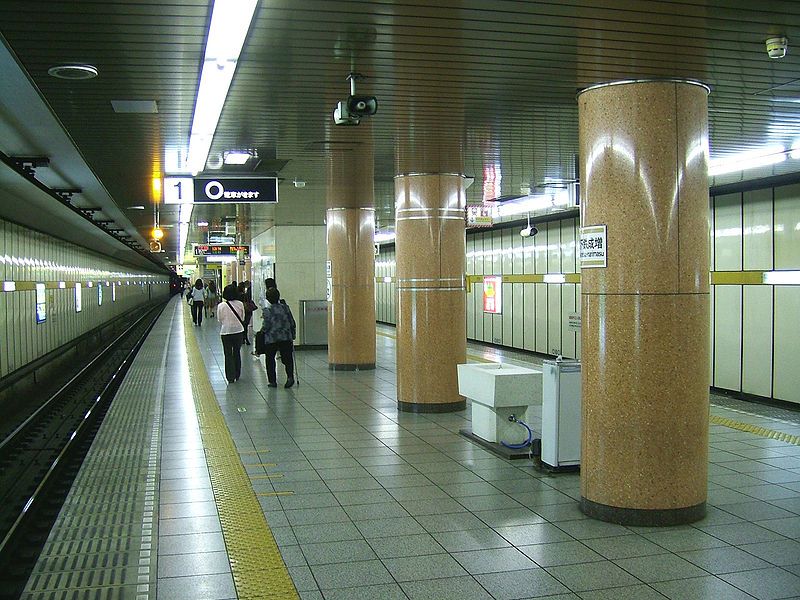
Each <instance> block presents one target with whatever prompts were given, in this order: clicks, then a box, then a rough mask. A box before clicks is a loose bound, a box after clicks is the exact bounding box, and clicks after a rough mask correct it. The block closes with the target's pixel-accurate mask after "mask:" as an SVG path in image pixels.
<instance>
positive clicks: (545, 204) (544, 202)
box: [495, 190, 569, 217]
mask: <svg viewBox="0 0 800 600" xmlns="http://www.w3.org/2000/svg"><path fill="white" fill-rule="evenodd" d="M568 205H569V192H568V191H567V190H559V191H557V192H554V193H551V194H536V195H533V196H524V197H522V198H517V199H516V200H509V201H508V202H503V203H502V204H500V205H499V206H498V207H497V208H496V209H495V210H496V211H497V213H496V214H497V216H499V217H510V216H512V215H521V214H525V213H528V212H536V211H538V210H548V209H553V208H566V207H567V206H568Z"/></svg>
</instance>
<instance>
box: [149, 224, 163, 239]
mask: <svg viewBox="0 0 800 600" xmlns="http://www.w3.org/2000/svg"><path fill="white" fill-rule="evenodd" d="M152 233H153V239H154V240H156V241H158V240H160V239H162V238H163V237H164V231H163V230H162V229H161V228H160V227H153V232H152Z"/></svg>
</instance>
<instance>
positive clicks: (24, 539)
mask: <svg viewBox="0 0 800 600" xmlns="http://www.w3.org/2000/svg"><path fill="white" fill-rule="evenodd" d="M163 308H164V305H159V306H157V307H154V308H152V309H150V310H148V311H147V312H145V313H144V314H143V315H142V316H140V317H139V318H137V319H136V320H135V321H134V322H133V323H132V324H131V325H130V326H129V327H127V329H125V330H124V331H123V332H122V333H121V334H120V335H119V336H117V337H116V338H115V339H114V340H113V341H111V342H110V343H109V344H108V345H107V346H106V347H105V349H104V350H102V351H101V352H100V353H98V354H97V356H96V357H95V358H93V359H92V360H91V361H90V362H89V363H88V364H87V365H86V366H85V367H84V368H82V369H81V370H80V371H79V372H78V373H77V374H76V375H74V376H73V377H72V378H71V379H70V380H69V381H68V382H66V383H65V384H64V385H63V386H61V388H60V389H59V390H58V391H56V392H55V393H54V394H53V395H52V396H50V398H49V399H47V400H46V401H45V402H43V403H41V405H40V406H38V408H36V410H35V411H33V412H32V414H30V415H28V416H27V418H26V419H24V421H22V422H21V423H20V424H19V425H18V426H17V427H16V428H15V429H14V430H13V431H12V432H11V433H10V434H9V435H7V437H5V439H3V440H2V441H0V600H6V599H11V598H18V597H19V596H20V595H21V593H22V591H23V590H24V587H25V583H26V582H27V580H28V577H29V575H30V572H31V570H32V569H33V567H34V565H35V564H36V560H37V558H38V555H39V553H40V552H41V548H42V546H43V545H44V543H45V541H46V540H47V536H48V534H49V532H50V529H51V528H52V526H53V523H54V522H55V520H56V517H57V516H58V513H59V510H60V509H61V506H62V504H63V502H64V499H65V498H66V496H67V494H68V493H69V490H70V488H71V486H72V482H73V480H74V479H75V477H76V475H77V474H78V471H79V469H80V467H81V464H82V463H83V459H84V457H85V456H86V453H87V452H88V450H89V447H90V446H91V443H92V440H93V439H94V437H95V435H96V433H97V431H98V429H99V427H100V424H101V423H102V421H103V416H104V415H105V413H106V412H107V410H108V407H109V405H110V402H111V399H112V398H113V397H114V394H115V393H116V391H117V389H118V388H119V386H120V384H121V383H122V380H123V378H124V376H125V374H126V373H127V371H128V368H129V366H130V364H131V362H132V361H133V358H134V357H135V356H136V353H137V352H138V350H139V348H140V347H141V345H142V343H143V342H144V339H145V338H146V337H147V334H148V333H149V331H150V329H151V328H152V326H153V325H154V324H155V321H156V319H157V318H158V316H159V315H160V314H161V311H162V310H163Z"/></svg>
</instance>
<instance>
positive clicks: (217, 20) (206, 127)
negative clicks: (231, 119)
mask: <svg viewBox="0 0 800 600" xmlns="http://www.w3.org/2000/svg"><path fill="white" fill-rule="evenodd" d="M257 4H258V0H215V1H214V7H213V8H212V13H211V25H210V26H209V30H208V40H207V41H206V51H205V57H204V59H203V70H202V72H201V74H200V85H199V87H198V90H197V100H196V102H195V106H194V119H193V120H192V131H191V133H190V134H189V154H188V157H187V161H186V164H187V167H188V169H189V170H190V171H191V172H193V173H199V172H200V171H202V170H203V169H204V168H205V164H206V159H207V158H208V152H209V150H210V149H211V141H212V140H213V139H214V132H215V131H216V130H217V123H218V122H219V116H220V114H221V113H222V107H223V106H224V104H225V98H226V97H227V96H228V89H230V85H231V80H232V79H233V74H234V72H235V71H236V63H237V61H238V60H239V55H240V54H241V52H242V46H243V45H244V40H245V37H247V31H248V30H249V29H250V22H251V21H252V19H253V14H254V13H255V9H256V5H257Z"/></svg>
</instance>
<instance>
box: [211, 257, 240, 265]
mask: <svg viewBox="0 0 800 600" xmlns="http://www.w3.org/2000/svg"><path fill="white" fill-rule="evenodd" d="M205 259H206V262H210V263H229V262H236V257H235V256H206V257H205Z"/></svg>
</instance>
